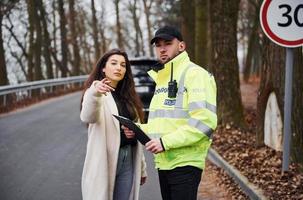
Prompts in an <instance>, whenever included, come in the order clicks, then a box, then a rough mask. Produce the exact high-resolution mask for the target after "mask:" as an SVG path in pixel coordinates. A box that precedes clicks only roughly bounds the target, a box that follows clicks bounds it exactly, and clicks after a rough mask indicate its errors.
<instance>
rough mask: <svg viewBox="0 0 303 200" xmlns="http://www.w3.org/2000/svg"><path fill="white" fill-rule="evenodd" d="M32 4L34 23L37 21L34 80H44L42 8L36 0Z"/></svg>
mask: <svg viewBox="0 0 303 200" xmlns="http://www.w3.org/2000/svg"><path fill="white" fill-rule="evenodd" d="M31 1H32V4H33V5H34V7H35V8H34V18H33V20H34V23H35V26H34V27H35V32H36V37H35V45H34V71H35V72H34V80H42V79H44V78H43V75H42V69H41V55H42V28H41V23H40V19H41V16H40V15H39V13H38V11H39V10H40V8H39V5H38V4H37V3H36V2H35V1H34V0H31Z"/></svg>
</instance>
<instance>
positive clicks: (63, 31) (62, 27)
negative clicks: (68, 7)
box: [55, 0, 68, 77]
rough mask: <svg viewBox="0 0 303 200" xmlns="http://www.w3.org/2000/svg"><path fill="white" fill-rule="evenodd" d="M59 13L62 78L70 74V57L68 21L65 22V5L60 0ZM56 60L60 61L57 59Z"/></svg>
mask: <svg viewBox="0 0 303 200" xmlns="http://www.w3.org/2000/svg"><path fill="white" fill-rule="evenodd" d="M58 12H59V17H60V36H61V55H62V59H61V64H60V65H59V66H60V70H61V72H62V77H66V76H67V73H68V67H67V60H68V58H67V55H68V47H67V37H66V34H67V30H66V20H65V12H64V3H63V0H58ZM55 60H58V59H57V58H55Z"/></svg>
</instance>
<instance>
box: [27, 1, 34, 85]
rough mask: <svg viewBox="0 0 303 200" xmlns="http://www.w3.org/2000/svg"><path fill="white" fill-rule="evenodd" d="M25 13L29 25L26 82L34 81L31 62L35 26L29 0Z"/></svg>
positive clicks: (32, 8)
mask: <svg viewBox="0 0 303 200" xmlns="http://www.w3.org/2000/svg"><path fill="white" fill-rule="evenodd" d="M26 2H27V13H28V24H29V40H28V43H29V44H28V54H27V55H28V58H27V77H26V80H27V81H33V80H34V62H33V54H34V45H35V41H34V34H35V26H34V24H35V23H34V19H33V18H34V5H33V4H32V2H31V0H27V1H26Z"/></svg>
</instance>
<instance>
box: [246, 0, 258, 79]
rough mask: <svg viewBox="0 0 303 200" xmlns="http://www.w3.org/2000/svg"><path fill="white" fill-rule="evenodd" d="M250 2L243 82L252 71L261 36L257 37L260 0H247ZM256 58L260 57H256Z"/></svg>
mask: <svg viewBox="0 0 303 200" xmlns="http://www.w3.org/2000/svg"><path fill="white" fill-rule="evenodd" d="M249 2H250V4H248V6H249V11H250V12H249V13H250V14H251V13H253V14H252V17H253V18H252V20H247V21H252V25H251V27H250V35H249V37H248V48H247V54H246V59H245V65H244V70H243V80H244V81H245V82H248V80H249V77H250V74H251V72H252V66H253V61H254V60H256V56H257V55H258V54H257V51H258V49H260V48H259V46H260V45H259V41H260V40H261V38H260V37H259V35H260V34H259V32H260V23H259V11H260V7H261V3H262V1H260V0H251V1H249ZM257 59H261V58H260V57H258V58H257Z"/></svg>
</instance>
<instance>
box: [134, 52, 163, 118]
mask: <svg viewBox="0 0 303 200" xmlns="http://www.w3.org/2000/svg"><path fill="white" fill-rule="evenodd" d="M130 63H131V68H132V73H133V76H134V81H135V87H136V91H137V93H138V94H139V96H140V98H141V101H142V103H143V106H144V111H145V112H148V107H149V104H150V101H151V98H152V96H153V94H154V91H155V82H154V81H153V79H152V78H151V77H150V76H149V75H148V74H147V72H148V71H149V70H151V69H152V68H153V67H154V66H155V65H156V64H157V63H158V62H157V60H155V59H153V58H132V59H130Z"/></svg>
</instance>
